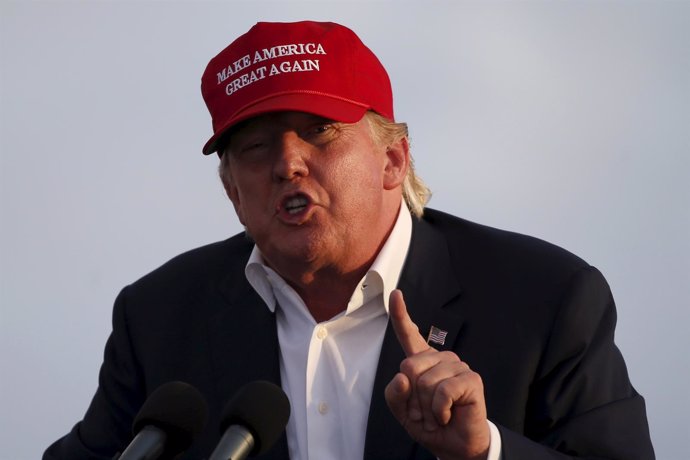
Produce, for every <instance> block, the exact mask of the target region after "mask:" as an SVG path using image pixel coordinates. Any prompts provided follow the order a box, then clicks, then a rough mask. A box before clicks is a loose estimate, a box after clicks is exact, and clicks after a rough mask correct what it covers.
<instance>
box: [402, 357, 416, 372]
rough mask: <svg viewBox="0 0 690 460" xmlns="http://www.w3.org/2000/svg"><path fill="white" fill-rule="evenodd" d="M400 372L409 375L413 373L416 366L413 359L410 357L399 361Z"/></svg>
mask: <svg viewBox="0 0 690 460" xmlns="http://www.w3.org/2000/svg"><path fill="white" fill-rule="evenodd" d="M400 372H402V373H403V374H405V375H407V376H410V375H415V373H416V366H415V364H414V360H412V359H410V358H406V359H403V360H402V361H401V362H400Z"/></svg>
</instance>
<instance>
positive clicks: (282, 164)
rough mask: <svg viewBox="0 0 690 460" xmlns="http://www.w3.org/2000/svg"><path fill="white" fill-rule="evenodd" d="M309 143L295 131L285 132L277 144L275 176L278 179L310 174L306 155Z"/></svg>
mask: <svg viewBox="0 0 690 460" xmlns="http://www.w3.org/2000/svg"><path fill="white" fill-rule="evenodd" d="M307 148H308V144H307V143H306V142H304V140H303V139H301V138H300V137H299V135H297V133H295V132H294V131H287V132H284V133H283V134H282V136H281V138H280V141H279V142H278V145H277V150H278V151H277V155H276V161H275V163H274V166H273V176H274V178H275V179H276V180H279V181H282V180H293V179H295V178H297V177H305V176H307V175H308V174H309V168H308V167H307V162H306V155H307V154H308V152H307Z"/></svg>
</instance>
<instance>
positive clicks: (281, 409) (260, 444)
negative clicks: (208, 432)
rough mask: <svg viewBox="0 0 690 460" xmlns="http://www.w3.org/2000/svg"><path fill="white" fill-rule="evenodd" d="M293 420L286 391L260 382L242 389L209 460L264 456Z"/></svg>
mask: <svg viewBox="0 0 690 460" xmlns="http://www.w3.org/2000/svg"><path fill="white" fill-rule="evenodd" d="M289 417H290V401H288V398H287V396H285V393H284V392H283V390H282V389H281V388H280V387H279V386H277V385H274V384H272V383H271V382H265V381H262V380H258V381H256V382H250V383H248V384H247V385H245V386H243V387H242V388H240V390H239V391H238V392H237V393H236V394H235V396H234V397H233V398H232V399H231V400H230V402H228V404H227V405H226V406H225V410H224V411H223V418H222V420H221V423H220V432H221V434H222V438H221V439H220V442H219V443H218V445H217V446H216V449H215V450H214V451H213V454H211V458H210V459H209V460H243V459H245V458H247V456H248V455H251V456H252V457H253V456H255V455H258V454H263V453H264V452H266V451H267V450H268V449H270V448H271V446H272V445H273V444H274V443H275V442H276V441H277V440H278V438H279V437H280V435H281V433H282V432H283V430H284V429H285V425H286V424H287V421H288V418H289Z"/></svg>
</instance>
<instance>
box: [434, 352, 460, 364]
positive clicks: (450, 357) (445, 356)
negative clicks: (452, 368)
mask: <svg viewBox="0 0 690 460" xmlns="http://www.w3.org/2000/svg"><path fill="white" fill-rule="evenodd" d="M438 353H439V354H440V355H441V359H442V360H443V361H446V362H457V363H461V362H462V361H460V357H459V356H458V355H456V354H455V353H453V352H452V351H448V350H445V351H439V352H438Z"/></svg>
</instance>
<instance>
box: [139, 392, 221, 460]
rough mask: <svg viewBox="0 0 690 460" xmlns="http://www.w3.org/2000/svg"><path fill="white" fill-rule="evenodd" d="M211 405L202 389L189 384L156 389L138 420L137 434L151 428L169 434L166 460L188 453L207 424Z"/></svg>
mask: <svg viewBox="0 0 690 460" xmlns="http://www.w3.org/2000/svg"><path fill="white" fill-rule="evenodd" d="M207 417H208V406H207V405H206V400H205V399H204V397H203V396H202V395H201V393H200V392H199V390H197V389H196V388H194V387H193V386H192V385H190V384H188V383H185V382H168V383H164V384H163V385H161V386H159V387H158V388H156V389H155V390H154V391H153V393H151V395H150V396H149V397H148V399H147V400H146V402H144V405H143V406H141V409H140V410H139V413H138V414H137V416H136V417H135V418H134V423H133V424H132V432H133V433H134V435H136V434H137V433H139V431H140V430H141V429H142V428H144V427H145V426H147V425H153V426H155V427H157V428H160V429H161V430H163V431H165V432H166V433H167V435H168V436H167V441H166V445H165V451H164V453H163V458H172V457H174V456H175V455H177V454H178V453H180V452H182V451H184V450H186V449H187V448H188V447H189V446H190V445H191V444H192V440H193V439H194V436H195V435H197V434H199V433H201V431H202V430H203V429H204V426H205V425H206V418H207Z"/></svg>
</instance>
